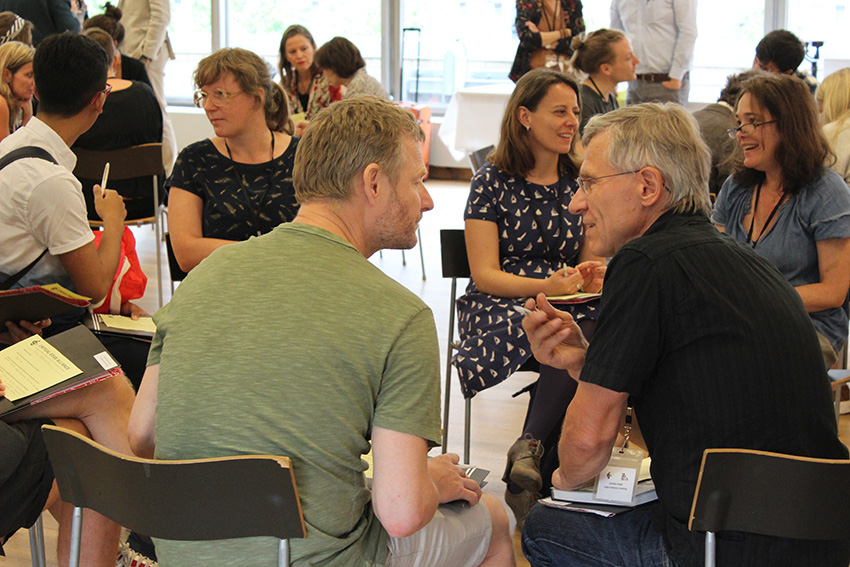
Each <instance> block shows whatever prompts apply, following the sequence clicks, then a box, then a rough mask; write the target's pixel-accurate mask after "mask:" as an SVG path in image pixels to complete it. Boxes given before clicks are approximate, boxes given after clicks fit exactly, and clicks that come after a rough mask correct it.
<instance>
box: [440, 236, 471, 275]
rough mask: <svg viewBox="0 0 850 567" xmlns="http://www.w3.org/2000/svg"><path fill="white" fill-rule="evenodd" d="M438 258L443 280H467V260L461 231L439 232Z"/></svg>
mask: <svg viewBox="0 0 850 567" xmlns="http://www.w3.org/2000/svg"><path fill="white" fill-rule="evenodd" d="M440 257H441V258H442V260H443V277H444V278H468V277H469V258H468V257H467V255H466V240H465V239H464V235H463V229H454V228H453V229H447V228H444V229H442V230H440Z"/></svg>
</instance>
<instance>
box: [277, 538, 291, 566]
mask: <svg viewBox="0 0 850 567" xmlns="http://www.w3.org/2000/svg"><path fill="white" fill-rule="evenodd" d="M277 564H278V567H289V540H288V539H282V540H280V545H279V546H278V551H277Z"/></svg>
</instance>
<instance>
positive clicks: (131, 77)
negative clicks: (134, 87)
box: [121, 53, 153, 87]
mask: <svg viewBox="0 0 850 567" xmlns="http://www.w3.org/2000/svg"><path fill="white" fill-rule="evenodd" d="M121 78H122V79H127V80H128V81H139V82H141V83H145V84H146V85H147V86H149V87H153V85H151V79H150V77H148V70H147V68H146V67H145V64H144V63H142V62H141V61H139V60H138V59H136V58H135V57H130V56H129V55H124V54H123V53H122V54H121Z"/></svg>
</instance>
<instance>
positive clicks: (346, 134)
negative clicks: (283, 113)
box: [292, 95, 425, 204]
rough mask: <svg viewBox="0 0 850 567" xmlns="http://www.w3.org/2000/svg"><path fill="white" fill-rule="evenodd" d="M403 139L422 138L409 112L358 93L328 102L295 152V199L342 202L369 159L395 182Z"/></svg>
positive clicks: (304, 201)
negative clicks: (347, 97)
mask: <svg viewBox="0 0 850 567" xmlns="http://www.w3.org/2000/svg"><path fill="white" fill-rule="evenodd" d="M405 138H411V139H413V140H415V141H416V142H419V143H421V142H423V141H424V140H425V135H424V133H423V132H422V128H420V127H419V124H417V123H416V119H415V118H414V116H413V113H411V112H409V111H407V110H404V109H402V108H399V107H398V106H396V105H394V104H392V103H391V102H388V101H385V100H381V99H379V98H378V97H375V96H370V95H363V96H358V97H354V98H350V99H347V100H342V101H340V102H335V103H333V104H332V105H330V106H328V107H327V108H325V109H324V110H322V112H320V113H319V114H318V115H316V118H314V119H313V120H312V121H311V123H310V127H309V128H307V130H306V132H305V133H304V137H303V138H302V139H301V142H299V144H298V151H297V152H296V153H295V165H294V167H293V170H292V182H293V185H294V186H295V197H296V198H297V199H298V202H299V203H302V204H303V203H307V202H309V201H312V200H316V199H332V200H335V201H344V200H346V199H348V197H349V196H350V195H351V189H352V185H353V182H354V179H355V177H356V176H357V175H358V174H360V173H361V172H363V170H365V169H366V166H368V165H369V164H370V163H376V164H378V165H379V166H380V168H381V170H382V171H384V172H385V173H386V174H387V175H388V176H389V178H390V180H391V181H392V182H393V183H395V182H396V181H398V177H399V175H400V174H401V168H402V166H403V165H404V159H405V149H404V140H405Z"/></svg>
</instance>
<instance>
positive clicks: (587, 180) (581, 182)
mask: <svg viewBox="0 0 850 567" xmlns="http://www.w3.org/2000/svg"><path fill="white" fill-rule="evenodd" d="M639 171H640V169H636V170H634V171H624V172H622V173H611V174H609V175H600V176H599V177H579V178H578V186H579V187H580V188H581V190H582V191H584V194H585V195H589V194H590V192H591V191H592V190H593V186H594V185H596V182H597V181H599V180H600V179H605V178H608V177H618V176H620V175H629V174H631V173H638V172H639Z"/></svg>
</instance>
